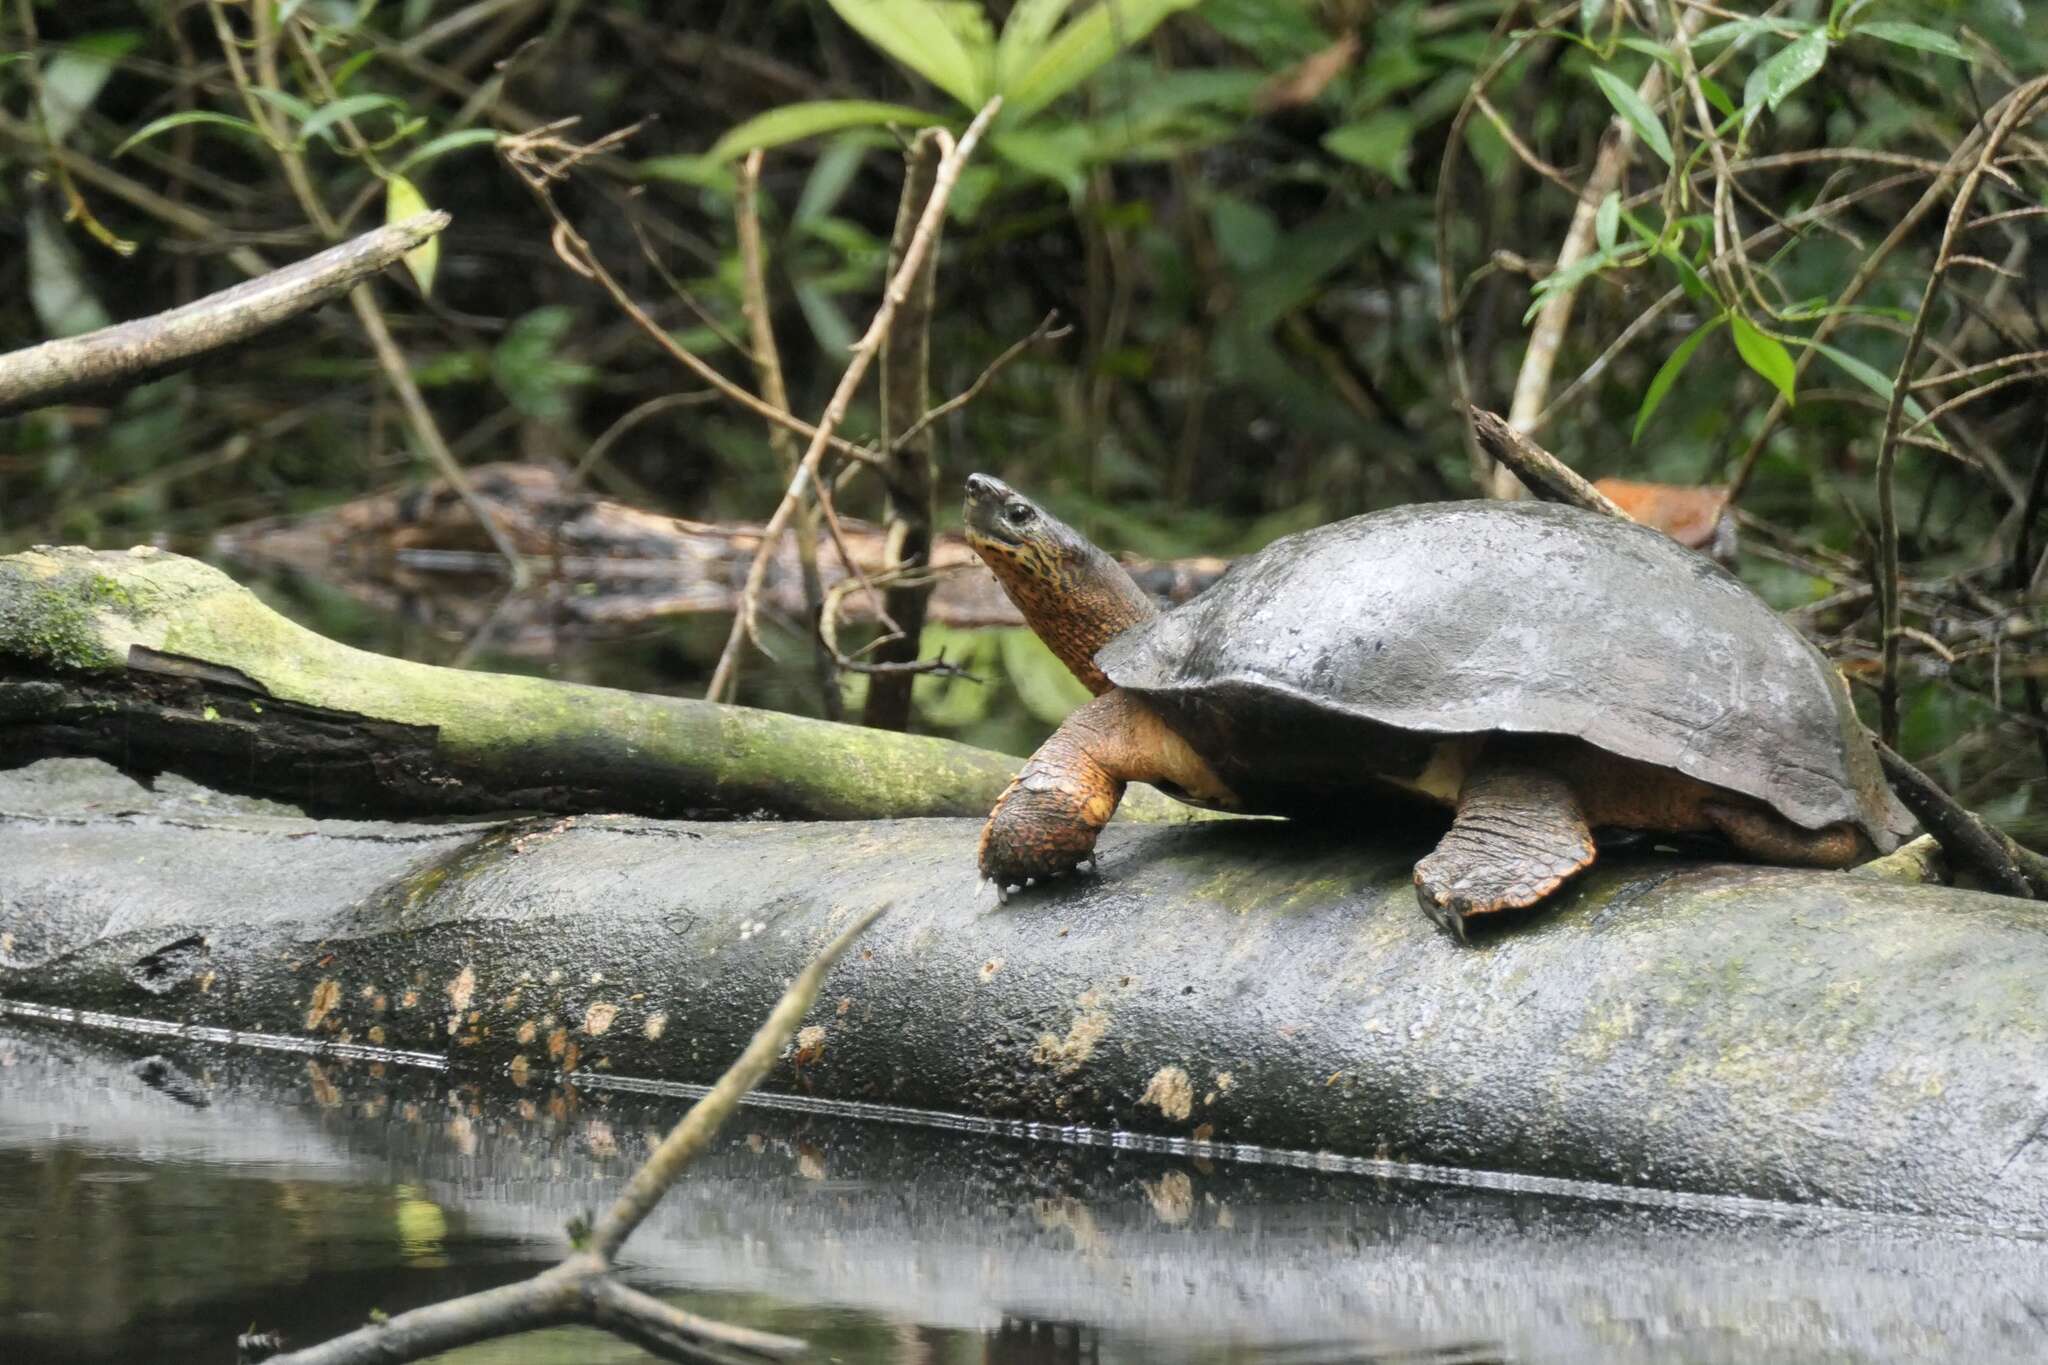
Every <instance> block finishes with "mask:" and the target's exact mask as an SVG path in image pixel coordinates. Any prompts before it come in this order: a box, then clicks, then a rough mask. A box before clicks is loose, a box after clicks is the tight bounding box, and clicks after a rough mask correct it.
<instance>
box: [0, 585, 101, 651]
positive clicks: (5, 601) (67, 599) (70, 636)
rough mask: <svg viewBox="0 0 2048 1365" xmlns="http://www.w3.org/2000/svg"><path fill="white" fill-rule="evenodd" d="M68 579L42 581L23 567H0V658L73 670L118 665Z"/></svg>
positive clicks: (93, 619) (87, 609) (91, 614)
mask: <svg viewBox="0 0 2048 1365" xmlns="http://www.w3.org/2000/svg"><path fill="white" fill-rule="evenodd" d="M69 577H70V576H69V575H62V576H59V577H58V578H56V579H47V578H43V577H40V576H38V575H36V574H34V573H32V572H29V571H28V570H27V568H26V566H15V565H10V566H7V567H6V568H4V569H0V655H14V656H15V657H17V658H21V659H25V660H27V661H28V662H30V663H33V664H37V665H40V666H43V667H48V668H56V669H65V670H71V671H76V672H86V671H91V670H96V669H102V668H112V667H114V666H115V665H116V664H118V663H119V662H120V660H119V659H117V658H115V657H114V654H113V652H112V651H111V650H109V649H108V648H107V646H106V643H105V642H104V641H103V640H102V639H101V637H100V631H99V623H98V621H97V620H96V619H95V618H94V614H93V610H92V608H91V607H90V606H89V605H87V603H86V602H85V601H83V600H81V598H80V597H79V596H77V595H75V594H74V593H73V592H72V591H71V585H70V583H69V582H67V581H66V580H67V579H68V578H69Z"/></svg>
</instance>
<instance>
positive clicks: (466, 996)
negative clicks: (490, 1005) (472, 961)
mask: <svg viewBox="0 0 2048 1365" xmlns="http://www.w3.org/2000/svg"><path fill="white" fill-rule="evenodd" d="M475 998H476V968H474V967H472V966H470V965H469V964H468V963H466V962H465V963H463V964H462V970H461V971H459V972H457V973H456V974H455V979H454V980H453V981H450V982H449V983H448V1005H449V1008H450V1009H452V1010H454V1011H455V1013H457V1014H460V1013H462V1012H463V1011H464V1010H466V1009H468V1008H469V1002H470V1001H471V1000H473V999H475Z"/></svg>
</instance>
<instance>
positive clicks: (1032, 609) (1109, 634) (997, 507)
mask: <svg viewBox="0 0 2048 1365" xmlns="http://www.w3.org/2000/svg"><path fill="white" fill-rule="evenodd" d="M967 543H968V544H969V545H970V546H972V547H973V548H974V552H975V553H976V554H978V555H980V556H981V562H982V563H984V564H986V565H988V567H989V568H990V569H991V570H992V571H993V572H994V573H995V576H996V581H997V582H999V583H1001V584H1002V585H1003V592H1004V593H1005V594H1007V595H1008V597H1009V599H1010V600H1011V601H1012V602H1014V603H1016V604H1017V610H1018V611H1020V612H1022V613H1023V614H1024V621H1025V624H1027V625H1029V626H1030V627H1031V629H1032V631H1033V632H1034V633H1035V634H1036V635H1037V636H1038V638H1039V639H1041V640H1043V641H1045V643H1046V646H1047V648H1049V649H1051V650H1052V652H1053V653H1054V654H1057V655H1058V656H1059V658H1060V662H1061V663H1063V664H1065V665H1066V666H1067V667H1068V669H1070V670H1071V671H1072V672H1073V675H1074V676H1075V677H1077V678H1079V679H1080V680H1081V683H1082V685H1083V686H1084V687H1086V688H1087V689H1088V690H1089V691H1090V692H1093V693H1094V694H1095V695H1096V696H1098V697H1099V696H1101V695H1102V694H1103V693H1104V692H1107V691H1109V689H1110V686H1111V684H1110V681H1109V679H1108V678H1106V677H1104V676H1103V673H1102V670H1101V669H1099V668H1097V667H1096V666H1095V651H1096V650H1098V649H1100V648H1102V647H1103V646H1104V645H1106V644H1108V643H1109V642H1110V641H1111V640H1113V639H1115V638H1116V637H1117V636H1119V635H1121V634H1123V633H1124V632H1125V631H1126V630H1129V629H1130V628H1131V627H1132V626H1134V625H1136V624H1138V622H1140V621H1145V620H1150V619H1151V618H1152V617H1154V616H1156V615H1158V614H1159V609H1158V608H1157V607H1156V606H1154V605H1153V604H1152V599H1151V598H1150V597H1148V596H1146V595H1145V590H1144V589H1143V588H1141V587H1139V586H1138V585H1137V584H1136V583H1134V582H1132V581H1131V576H1130V575H1129V574H1127V573H1125V572H1124V570H1123V566H1122V565H1121V564H1118V563H1117V562H1116V561H1115V560H1114V559H1111V558H1110V557H1109V556H1108V555H1106V554H1104V553H1103V552H1102V551H1101V550H1098V549H1097V548H1095V546H1094V545H1092V544H1090V543H1089V541H1088V539H1087V538H1086V537H1085V536H1083V535H1082V534H1081V533H1080V532H1078V531H1076V530H1075V529H1074V528H1073V527H1071V526H1069V525H1067V524H1066V523H1065V522H1063V521H1061V520H1060V519H1059V518H1058V517H1055V516H1053V515H1052V514H1051V513H1050V512H1047V511H1046V510H1045V509H1044V508H1042V507H1040V506H1039V505H1038V504H1037V503H1035V502H1033V501H1031V499H1029V498H1027V497H1024V496H1022V495H1021V494H1019V493H1017V492H1016V491H1015V490H1014V489H1012V488H1011V487H1010V486H1009V485H1008V484H1005V483H1004V482H1003V481H1002V480H1001V479H992V478H990V477H989V476H988V475H986V474H970V475H969V476H968V478H967Z"/></svg>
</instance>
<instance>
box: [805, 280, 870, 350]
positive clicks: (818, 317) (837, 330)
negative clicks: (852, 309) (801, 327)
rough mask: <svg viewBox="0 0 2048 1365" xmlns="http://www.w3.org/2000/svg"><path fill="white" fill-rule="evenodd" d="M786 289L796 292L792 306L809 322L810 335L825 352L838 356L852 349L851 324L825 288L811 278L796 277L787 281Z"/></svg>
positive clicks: (852, 334) (852, 332) (852, 335)
mask: <svg viewBox="0 0 2048 1365" xmlns="http://www.w3.org/2000/svg"><path fill="white" fill-rule="evenodd" d="M790 292H792V293H793V294H795V295H796V306H797V307H798V308H799V309H801V310H802V312H803V315H804V321H805V322H807V323H809V324H810V326H811V336H812V337H813V338H814V339H816V341H817V343H818V346H819V348H820V349H821V350H823V351H824V352H825V354H826V355H828V356H832V357H834V358H839V357H843V356H844V355H845V354H846V353H847V352H848V351H850V350H852V349H853V343H854V331H853V324H852V323H851V322H848V321H847V320H846V313H845V310H843V309H842V308H840V306H839V304H838V302H837V301H836V300H834V299H833V297H832V295H831V294H830V293H829V292H828V291H826V290H825V289H824V288H823V287H821V286H820V285H819V284H818V283H817V282H816V281H815V280H797V281H795V282H794V283H792V284H791V286H790Z"/></svg>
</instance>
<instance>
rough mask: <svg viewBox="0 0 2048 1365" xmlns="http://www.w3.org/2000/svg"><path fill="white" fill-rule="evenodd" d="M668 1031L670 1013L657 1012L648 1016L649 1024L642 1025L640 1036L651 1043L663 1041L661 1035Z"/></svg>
mask: <svg viewBox="0 0 2048 1365" xmlns="http://www.w3.org/2000/svg"><path fill="white" fill-rule="evenodd" d="M667 1031H668V1012H667V1011H666V1010H656V1011H655V1012H654V1013H652V1014H650V1015H648V1016H647V1022H645V1023H643V1024H642V1025H640V1036H641V1037H643V1038H645V1039H646V1040H647V1041H648V1042H650V1043H658V1042H660V1041H661V1035H662V1034H664V1033H666V1032H667Z"/></svg>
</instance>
